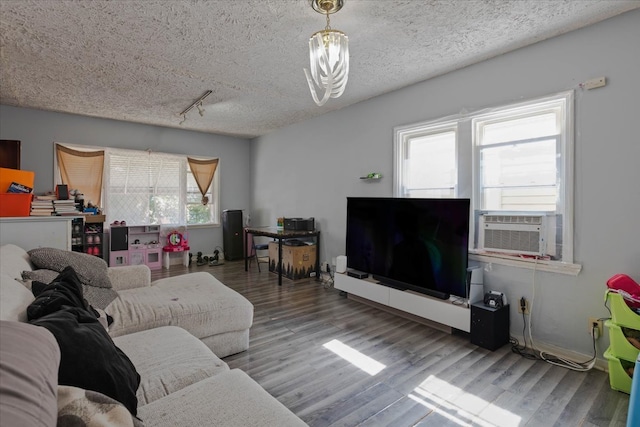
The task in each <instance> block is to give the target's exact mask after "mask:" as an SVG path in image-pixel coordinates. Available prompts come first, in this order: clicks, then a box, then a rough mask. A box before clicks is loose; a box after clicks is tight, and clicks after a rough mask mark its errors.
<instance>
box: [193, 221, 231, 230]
mask: <svg viewBox="0 0 640 427" xmlns="http://www.w3.org/2000/svg"><path fill="white" fill-rule="evenodd" d="M221 225H222V224H220V223H213V222H210V223H208V224H192V225H187V226H186V227H187V230H193V229H195V228H216V227H220V226H221Z"/></svg>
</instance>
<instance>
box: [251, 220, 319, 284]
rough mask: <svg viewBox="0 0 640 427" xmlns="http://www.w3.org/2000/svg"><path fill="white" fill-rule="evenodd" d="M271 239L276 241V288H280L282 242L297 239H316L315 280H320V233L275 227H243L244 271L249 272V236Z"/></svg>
mask: <svg viewBox="0 0 640 427" xmlns="http://www.w3.org/2000/svg"><path fill="white" fill-rule="evenodd" d="M250 234H253V235H254V236H266V237H272V238H274V239H276V240H277V241H278V286H282V241H283V240H285V239H295V238H298V237H314V238H315V239H316V280H320V231H318V230H313V231H302V230H278V229H277V228H276V227H245V229H244V271H249V257H248V255H249V254H250V253H251V248H250V247H249V245H250V244H251V242H249V235H250Z"/></svg>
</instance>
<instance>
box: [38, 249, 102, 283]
mask: <svg viewBox="0 0 640 427" xmlns="http://www.w3.org/2000/svg"><path fill="white" fill-rule="evenodd" d="M28 254H29V257H30V258H31V262H32V263H33V265H35V266H36V267H37V268H46V269H48V270H54V271H57V272H62V270H64V269H65V267H67V266H71V267H72V268H73V269H74V270H75V272H76V274H77V275H78V278H79V279H80V281H81V282H82V283H84V284H85V285H90V286H97V287H99V288H111V281H110V280H109V276H108V275H107V269H108V266H107V263H106V262H105V260H103V259H102V258H98V257H97V256H93V255H89V254H85V253H82V252H73V251H66V250H63V249H55V248H36V249H31V250H30V251H28Z"/></svg>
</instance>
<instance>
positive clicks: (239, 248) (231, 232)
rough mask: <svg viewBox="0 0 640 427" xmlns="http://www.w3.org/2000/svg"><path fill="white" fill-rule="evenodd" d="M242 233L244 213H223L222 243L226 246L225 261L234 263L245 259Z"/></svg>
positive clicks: (236, 211) (232, 211)
mask: <svg viewBox="0 0 640 427" xmlns="http://www.w3.org/2000/svg"><path fill="white" fill-rule="evenodd" d="M242 240H243V233H242V211H241V210H224V211H222V241H223V245H224V259H226V260H229V261H233V260H237V259H242V258H243V257H244V245H243V242H242Z"/></svg>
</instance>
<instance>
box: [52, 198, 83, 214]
mask: <svg viewBox="0 0 640 427" xmlns="http://www.w3.org/2000/svg"><path fill="white" fill-rule="evenodd" d="M53 210H54V211H55V213H54V215H80V212H79V211H78V208H77V206H76V202H75V201H74V200H71V199H67V200H53Z"/></svg>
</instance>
